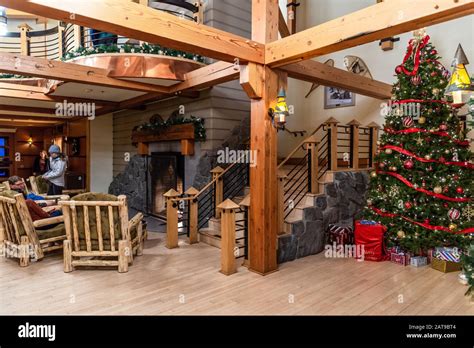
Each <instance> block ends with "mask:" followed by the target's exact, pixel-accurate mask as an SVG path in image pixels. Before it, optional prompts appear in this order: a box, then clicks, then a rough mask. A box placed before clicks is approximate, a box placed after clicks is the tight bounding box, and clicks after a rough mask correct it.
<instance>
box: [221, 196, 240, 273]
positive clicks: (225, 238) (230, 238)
mask: <svg viewBox="0 0 474 348" xmlns="http://www.w3.org/2000/svg"><path fill="white" fill-rule="evenodd" d="M218 208H219V209H220V210H221V211H222V221H221V270H220V272H221V273H224V274H225V275H231V274H234V273H235V272H237V270H236V267H235V210H236V209H239V206H238V205H237V204H235V203H234V202H232V201H231V200H230V199H227V200H226V201H225V202H222V203H221V204H220V205H219V207H218Z"/></svg>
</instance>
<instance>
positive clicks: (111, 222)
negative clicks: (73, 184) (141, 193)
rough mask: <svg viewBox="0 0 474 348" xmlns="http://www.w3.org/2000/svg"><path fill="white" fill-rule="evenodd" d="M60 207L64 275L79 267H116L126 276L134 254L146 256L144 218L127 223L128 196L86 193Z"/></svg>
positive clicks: (138, 217)
mask: <svg viewBox="0 0 474 348" xmlns="http://www.w3.org/2000/svg"><path fill="white" fill-rule="evenodd" d="M59 204H60V205H61V206H62V211H63V214H64V223H65V226H66V235H67V239H66V240H65V241H64V272H66V273H68V272H72V271H73V270H74V267H76V266H113V267H118V271H119V272H120V273H124V272H127V271H128V265H129V264H131V263H132V262H133V254H136V255H142V254H143V244H144V240H145V235H146V233H144V231H143V214H141V213H138V214H137V215H135V217H133V218H132V219H131V220H129V219H128V207H127V197H126V196H118V197H116V196H113V195H108V194H104V193H84V194H81V195H78V196H75V197H74V198H72V199H71V200H70V201H64V202H63V201H60V202H59Z"/></svg>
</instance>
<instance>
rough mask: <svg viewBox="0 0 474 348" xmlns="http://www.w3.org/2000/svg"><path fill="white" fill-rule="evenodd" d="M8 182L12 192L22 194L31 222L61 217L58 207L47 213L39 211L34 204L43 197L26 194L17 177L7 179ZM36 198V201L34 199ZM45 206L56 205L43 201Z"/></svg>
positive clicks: (37, 205)
mask: <svg viewBox="0 0 474 348" xmlns="http://www.w3.org/2000/svg"><path fill="white" fill-rule="evenodd" d="M8 182H9V183H10V188H11V190H13V191H16V192H18V193H21V194H23V196H24V197H25V202H26V206H27V207H28V211H29V213H30V216H31V219H32V220H33V221H36V220H42V219H48V218H51V217H55V216H60V215H62V212H61V210H60V208H59V207H56V208H53V209H52V210H51V211H50V212H49V213H47V212H45V211H44V210H43V209H41V206H40V205H39V204H37V203H36V202H35V200H36V201H39V200H44V197H40V196H36V195H34V194H28V195H27V194H26V186H25V182H24V181H23V180H22V179H21V178H20V177H18V176H12V177H10V178H9V179H8ZM34 198H36V199H34ZM44 204H45V206H53V205H55V204H56V202H55V201H54V200H53V201H45V203H44ZM52 227H54V225H52V226H46V227H44V229H48V228H52Z"/></svg>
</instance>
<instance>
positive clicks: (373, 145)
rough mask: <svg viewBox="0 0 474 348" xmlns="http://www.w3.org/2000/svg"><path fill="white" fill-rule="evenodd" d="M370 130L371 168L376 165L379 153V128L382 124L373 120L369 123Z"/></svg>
mask: <svg viewBox="0 0 474 348" xmlns="http://www.w3.org/2000/svg"><path fill="white" fill-rule="evenodd" d="M367 127H368V128H369V131H370V149H369V150H370V158H369V168H371V167H374V161H375V156H376V154H377V141H378V139H379V129H380V126H379V125H378V124H377V123H375V122H371V123H369V124H368V125H367Z"/></svg>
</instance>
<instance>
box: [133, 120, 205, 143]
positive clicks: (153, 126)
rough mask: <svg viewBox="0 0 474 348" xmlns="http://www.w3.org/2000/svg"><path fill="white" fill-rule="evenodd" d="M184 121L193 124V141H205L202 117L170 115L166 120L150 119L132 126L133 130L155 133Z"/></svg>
mask: <svg viewBox="0 0 474 348" xmlns="http://www.w3.org/2000/svg"><path fill="white" fill-rule="evenodd" d="M186 123H193V124H194V135H195V139H194V140H195V141H206V138H207V137H206V128H204V119H202V118H200V117H194V116H191V118H174V117H171V118H170V119H168V120H166V121H162V120H160V121H154V122H153V121H152V120H151V121H150V122H147V123H144V124H142V125H140V126H136V127H135V128H133V131H134V132H146V131H153V132H156V133H160V132H162V131H164V130H165V129H166V127H169V126H175V125H179V124H186Z"/></svg>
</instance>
